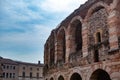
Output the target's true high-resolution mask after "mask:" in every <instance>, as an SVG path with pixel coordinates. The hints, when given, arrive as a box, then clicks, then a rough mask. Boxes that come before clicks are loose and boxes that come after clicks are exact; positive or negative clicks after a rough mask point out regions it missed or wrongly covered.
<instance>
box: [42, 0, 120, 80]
mask: <svg viewBox="0 0 120 80" xmlns="http://www.w3.org/2000/svg"><path fill="white" fill-rule="evenodd" d="M119 3H120V2H119V0H88V2H86V3H85V4H84V5H82V6H81V7H79V8H78V9H76V10H75V11H74V12H73V13H72V14H71V15H69V16H68V17H67V18H66V19H65V20H63V21H62V22H61V24H60V25H59V26H58V27H57V28H56V29H54V30H53V31H52V33H51V35H54V36H51V35H50V36H49V38H48V40H47V41H46V44H45V51H44V58H45V59H44V62H45V67H44V77H45V80H120V77H119V76H120V35H119V33H120V31H119V24H120V22H119V21H120V10H119V8H118V5H120V4H119ZM51 48H52V49H53V48H54V49H53V50H52V52H50V51H51ZM51 61H52V63H53V65H50V63H51ZM100 75H102V76H100ZM98 78H99V79H98Z"/></svg>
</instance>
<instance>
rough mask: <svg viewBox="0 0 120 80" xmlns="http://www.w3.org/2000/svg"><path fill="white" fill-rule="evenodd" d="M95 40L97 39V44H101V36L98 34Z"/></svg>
mask: <svg viewBox="0 0 120 80" xmlns="http://www.w3.org/2000/svg"><path fill="white" fill-rule="evenodd" d="M96 38H97V43H98V42H101V34H100V32H97V33H96Z"/></svg>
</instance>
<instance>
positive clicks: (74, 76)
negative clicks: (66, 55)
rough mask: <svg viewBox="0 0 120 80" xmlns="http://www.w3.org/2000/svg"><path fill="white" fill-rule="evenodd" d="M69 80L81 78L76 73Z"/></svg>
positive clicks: (80, 79)
mask: <svg viewBox="0 0 120 80" xmlns="http://www.w3.org/2000/svg"><path fill="white" fill-rule="evenodd" d="M70 80H82V78H81V76H80V75H79V74H78V73H74V74H73V75H72V76H71V78H70Z"/></svg>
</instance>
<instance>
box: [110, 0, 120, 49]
mask: <svg viewBox="0 0 120 80" xmlns="http://www.w3.org/2000/svg"><path fill="white" fill-rule="evenodd" d="M117 3H118V0H114V2H113V4H111V10H110V13H109V17H108V25H109V35H110V36H109V42H110V50H115V49H118V47H119V46H118V36H120V28H119V27H120V12H119V11H118V10H117V9H116V7H117ZM119 5H120V4H119Z"/></svg>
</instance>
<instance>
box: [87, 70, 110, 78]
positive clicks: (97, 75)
mask: <svg viewBox="0 0 120 80" xmlns="http://www.w3.org/2000/svg"><path fill="white" fill-rule="evenodd" d="M89 80H111V78H110V76H109V74H108V73H107V72H106V71H105V70H102V69H97V70H95V71H94V72H93V73H92V75H91V77H90V79H89Z"/></svg>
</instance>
